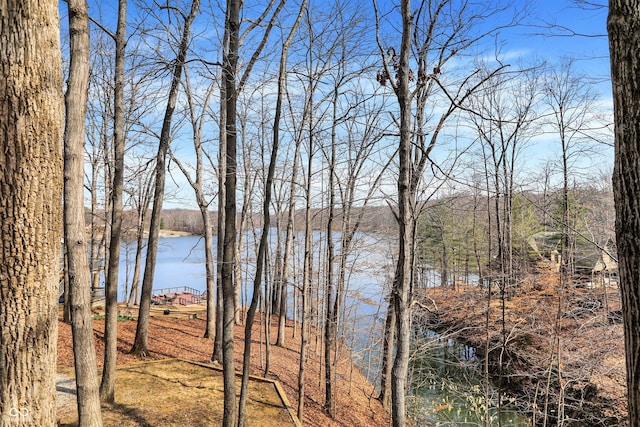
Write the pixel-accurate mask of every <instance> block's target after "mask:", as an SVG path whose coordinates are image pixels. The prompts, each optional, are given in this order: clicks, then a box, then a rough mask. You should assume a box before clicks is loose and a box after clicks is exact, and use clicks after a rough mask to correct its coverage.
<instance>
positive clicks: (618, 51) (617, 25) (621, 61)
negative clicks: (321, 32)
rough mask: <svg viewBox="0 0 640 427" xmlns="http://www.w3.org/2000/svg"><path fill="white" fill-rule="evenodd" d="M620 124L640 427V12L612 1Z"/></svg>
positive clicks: (621, 222) (625, 304) (620, 238)
mask: <svg viewBox="0 0 640 427" xmlns="http://www.w3.org/2000/svg"><path fill="white" fill-rule="evenodd" d="M607 27H608V31H609V48H610V52H611V79H612V83H613V101H614V120H615V164H614V171H613V193H614V198H615V205H616V239H617V246H618V257H619V273H620V291H621V294H622V312H623V319H624V342H625V351H626V359H627V360H626V362H627V390H628V399H629V425H630V426H631V427H637V426H640V288H639V287H638V286H639V284H640V269H639V268H638V265H640V238H639V236H640V85H639V79H640V8H638V3H637V1H636V0H610V1H609V19H608V22H607Z"/></svg>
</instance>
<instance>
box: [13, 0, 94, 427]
mask: <svg viewBox="0 0 640 427" xmlns="http://www.w3.org/2000/svg"><path fill="white" fill-rule="evenodd" d="M59 34H60V28H59V21H58V2H57V1H32V0H8V1H4V2H3V6H2V7H1V8H0V64H2V66H1V67H0V224H2V227H0V277H1V278H2V279H1V281H0V325H1V328H2V332H1V333H0V349H1V350H0V425H3V426H17V427H23V426H52V425H55V424H56V400H55V372H56V339H57V319H58V309H57V308H58V296H59V294H58V288H59V281H60V274H61V272H62V270H61V263H62V258H61V254H62V252H61V244H60V239H61V237H62V222H61V219H62V204H61V201H62V185H63V184H62V167H63V166H62V151H61V142H62V123H63V122H64V117H63V111H64V105H63V97H62V87H63V83H62V67H61V59H60V35H59ZM86 285H88V282H87V283H86ZM16 414H17V415H16Z"/></svg>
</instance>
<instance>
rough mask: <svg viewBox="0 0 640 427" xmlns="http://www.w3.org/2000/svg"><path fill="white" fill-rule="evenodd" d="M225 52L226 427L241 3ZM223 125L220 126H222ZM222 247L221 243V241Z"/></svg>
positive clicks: (226, 424)
mask: <svg viewBox="0 0 640 427" xmlns="http://www.w3.org/2000/svg"><path fill="white" fill-rule="evenodd" d="M225 16H226V17H225V25H224V29H225V31H224V32H225V36H224V40H225V48H224V53H223V60H222V61H223V63H222V78H223V86H224V92H225V97H224V98H223V99H221V100H220V102H221V103H223V104H224V110H225V112H226V121H225V122H224V126H225V141H220V145H222V144H224V145H225V149H226V156H225V157H224V160H225V169H226V170H225V200H224V245H223V252H222V270H221V280H222V282H221V284H222V305H223V315H222V322H223V325H222V368H223V376H224V415H223V419H222V425H223V427H234V426H235V424H236V414H237V411H236V384H235V376H236V373H235V361H234V354H233V341H234V339H233V329H234V321H235V304H234V301H235V289H234V284H235V283H234V280H233V272H234V264H235V255H236V144H237V135H236V102H237V97H238V94H237V91H236V90H237V88H236V75H237V69H238V47H239V31H240V1H239V0H227V10H226V15H225ZM222 125H223V124H222V123H221V126H222ZM218 244H220V241H218Z"/></svg>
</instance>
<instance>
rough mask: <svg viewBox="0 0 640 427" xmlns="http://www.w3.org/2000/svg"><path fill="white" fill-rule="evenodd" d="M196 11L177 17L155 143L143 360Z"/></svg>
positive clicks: (139, 341)
mask: <svg viewBox="0 0 640 427" xmlns="http://www.w3.org/2000/svg"><path fill="white" fill-rule="evenodd" d="M199 9H200V0H193V1H192V2H191V8H190V10H189V13H188V14H183V13H180V15H181V16H182V18H183V19H184V23H183V27H182V33H181V36H180V39H179V48H178V52H177V55H176V59H175V62H174V65H173V67H172V69H171V86H170V88H169V95H168V98H167V106H166V108H165V112H164V119H163V121H162V130H161V132H160V141H159V142H158V154H157V156H156V170H155V186H154V195H153V209H152V211H151V224H150V226H149V240H148V242H147V258H146V262H145V269H144V277H143V279H142V291H141V293H140V308H139V312H138V323H137V326H136V337H135V339H134V342H133V347H132V348H131V352H132V353H134V354H137V355H139V356H147V354H148V352H149V349H148V344H147V343H148V332H149V312H150V308H151V293H152V290H153V276H154V274H155V267H156V259H157V253H158V238H159V234H160V214H161V213H162V203H163V201H164V187H165V177H166V172H167V170H166V169H167V168H166V160H167V153H168V151H169V145H170V144H171V121H172V119H173V112H174V111H175V108H176V103H177V99H178V92H179V90H180V81H181V79H182V70H183V67H184V64H185V61H186V58H187V50H188V48H189V42H190V40H191V25H192V24H193V21H194V20H195V18H196V15H197V14H198V12H199Z"/></svg>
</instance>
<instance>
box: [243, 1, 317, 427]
mask: <svg viewBox="0 0 640 427" xmlns="http://www.w3.org/2000/svg"><path fill="white" fill-rule="evenodd" d="M306 3H307V2H306V0H303V1H302V4H301V5H300V9H299V12H298V16H297V17H296V20H295V22H294V24H293V26H292V28H291V30H290V31H289V35H288V36H287V38H286V40H285V42H284V43H283V45H282V50H281V52H280V66H279V72H278V93H277V98H276V105H275V115H274V118H273V143H272V146H271V156H270V158H269V168H268V171H267V177H266V181H265V183H264V200H263V226H262V234H261V236H260V243H259V247H258V254H257V259H256V272H255V277H254V280H253V295H252V298H251V305H250V306H249V310H248V312H247V320H246V324H245V332H244V354H243V366H242V386H241V389H240V402H239V405H238V426H239V427H242V426H243V425H244V424H245V420H246V414H245V412H246V407H245V406H246V400H247V392H248V387H249V367H250V364H251V335H252V330H253V322H254V319H255V313H256V309H257V307H258V300H259V298H260V292H261V291H260V290H261V287H262V274H263V269H264V266H265V265H266V253H267V245H268V237H269V229H270V224H271V214H270V212H269V206H270V205H271V192H272V186H273V177H274V175H275V169H276V163H277V160H278V147H279V144H280V118H281V114H282V100H283V97H284V91H285V86H284V83H285V81H284V80H285V73H286V68H287V51H288V49H289V46H290V45H291V41H292V40H293V36H294V34H295V32H296V30H297V28H298V25H299V24H300V21H301V19H302V14H303V12H304V10H305V8H306ZM281 303H282V302H281ZM267 324H269V321H268V320H267Z"/></svg>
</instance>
